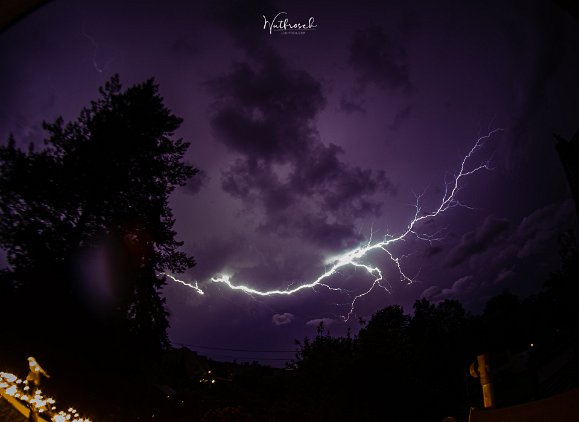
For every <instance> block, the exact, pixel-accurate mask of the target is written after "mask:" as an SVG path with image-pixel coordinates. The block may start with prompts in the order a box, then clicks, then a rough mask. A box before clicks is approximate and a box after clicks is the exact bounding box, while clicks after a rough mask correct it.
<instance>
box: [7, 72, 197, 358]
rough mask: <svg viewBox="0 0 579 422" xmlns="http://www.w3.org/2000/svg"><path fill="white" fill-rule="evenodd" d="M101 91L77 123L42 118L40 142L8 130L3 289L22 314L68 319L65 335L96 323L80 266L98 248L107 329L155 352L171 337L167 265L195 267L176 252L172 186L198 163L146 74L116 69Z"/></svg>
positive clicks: (58, 322) (179, 268)
mask: <svg viewBox="0 0 579 422" xmlns="http://www.w3.org/2000/svg"><path fill="white" fill-rule="evenodd" d="M99 92H100V94H101V96H100V98H99V99H98V100H96V101H92V102H91V103H90V105H89V106H88V107H86V108H84V109H83V110H82V111H81V113H80V116H79V117H78V118H77V119H76V120H75V121H73V122H71V123H68V124H64V122H63V119H62V118H59V119H57V120H56V121H55V122H54V123H51V124H47V123H44V128H45V130H47V131H48V134H49V136H48V138H47V139H46V140H45V146H44V147H43V148H41V149H39V150H38V151H35V150H34V148H33V146H31V147H30V148H29V149H28V151H23V150H21V149H19V148H17V147H16V146H15V142H14V140H13V139H12V138H11V139H9V142H8V144H7V145H5V146H1V147H0V246H1V247H2V248H3V249H4V250H5V251H6V253H7V259H8V263H9V266H10V267H9V269H8V270H5V271H4V272H3V274H2V278H1V279H0V283H2V287H1V290H0V291H1V292H2V293H3V294H9V295H11V296H9V297H11V298H12V299H13V303H12V304H13V305H14V304H16V306H18V307H19V308H14V307H13V311H15V312H17V313H18V314H19V315H20V316H21V317H24V316H23V315H25V316H27V318H28V319H27V321H30V320H32V318H38V317H40V318H43V320H44V321H46V322H48V321H50V322H51V323H53V324H54V325H55V326H53V328H52V330H53V331H54V330H58V326H59V325H60V326H63V325H65V326H66V327H65V328H62V331H63V335H66V334H69V331H70V329H71V327H72V326H73V325H76V328H78V330H77V331H84V332H86V331H87V327H89V330H91V329H92V328H90V325H87V326H84V327H80V324H81V323H82V324H87V323H88V321H92V322H94V320H95V318H94V315H90V316H86V315H87V313H88V314H90V312H88V311H87V305H88V304H87V300H86V297H87V294H86V292H84V293H83V287H82V285H81V284H82V283H81V282H80V279H81V278H82V276H81V275H79V274H81V273H82V272H83V271H80V270H79V268H78V267H79V265H82V259H81V257H82V255H83V253H85V252H86V251H90V250H94V249H98V248H100V249H101V250H103V251H104V252H105V255H106V260H105V261H106V267H107V270H108V276H107V282H108V283H110V286H108V287H109V290H110V292H109V293H110V296H111V302H110V303H109V307H110V308H111V309H109V311H110V312H108V311H107V313H106V315H105V316H103V315H100V316H99V318H100V320H99V324H100V323H102V322H103V321H104V320H107V321H108V325H107V324H104V325H103V324H100V325H101V329H102V332H103V333H105V332H109V331H110V329H111V327H114V329H115V330H116V331H117V334H118V335H119V338H124V339H125V340H126V342H129V339H130V342H132V343H134V344H135V346H138V347H143V348H145V349H146V350H154V349H156V350H160V349H163V348H165V347H166V346H168V340H167V336H166V328H167V327H168V320H167V311H166V309H165V306H164V299H163V298H161V297H160V295H159V290H160V289H161V287H162V286H163V285H164V284H165V279H164V276H163V275H162V273H163V272H164V271H173V272H182V271H184V270H185V269H187V268H189V267H192V266H193V265H194V261H193V258H192V257H189V256H187V255H186V254H185V253H183V252H180V251H179V250H178V248H179V247H180V246H181V245H182V242H179V241H177V240H176V239H175V235H176V233H175V231H174V230H173V224H174V218H173V215H172V212H171V209H170V208H169V206H168V200H169V195H170V194H171V192H172V191H173V190H174V189H175V188H176V187H178V186H183V185H184V184H185V183H186V181H187V179H188V178H190V177H191V176H193V175H194V174H195V173H196V172H197V170H196V169H193V168H192V167H191V166H189V165H187V164H185V163H183V161H182V159H183V155H184V153H185V151H186V150H187V148H188V146H189V144H188V143H187V142H184V141H183V140H182V139H175V138H174V132H175V131H176V130H177V129H178V128H179V126H180V124H181V122H182V120H181V119H180V118H179V117H176V116H175V115H173V114H172V113H171V112H170V110H168V109H167V108H166V107H165V105H164V104H163V99H162V98H161V97H160V95H159V94H158V85H156V84H155V82H154V80H153V79H150V80H147V81H146V82H144V83H142V84H138V85H135V86H133V87H130V88H128V89H126V90H122V87H121V84H120V82H119V78H118V76H114V77H113V78H111V80H110V81H109V82H107V83H106V84H105V85H104V87H102V88H100V89H99ZM79 263H80V264H79ZM92 270H93V269H89V271H92ZM85 272H86V271H85ZM88 296H89V297H90V292H89V294H88ZM22 308H24V309H22ZM85 316H86V318H85ZM97 325H98V324H97ZM93 328H94V327H93ZM95 335H97V333H95V332H94V331H93V332H90V333H87V336H92V337H94V336H95ZM127 336H128V337H127Z"/></svg>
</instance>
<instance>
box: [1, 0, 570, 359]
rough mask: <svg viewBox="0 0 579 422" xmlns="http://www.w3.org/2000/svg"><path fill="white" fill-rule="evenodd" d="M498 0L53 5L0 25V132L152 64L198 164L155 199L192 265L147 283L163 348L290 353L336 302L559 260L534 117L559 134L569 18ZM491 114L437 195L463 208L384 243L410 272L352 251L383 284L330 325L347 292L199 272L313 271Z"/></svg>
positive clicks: (30, 132)
mask: <svg viewBox="0 0 579 422" xmlns="http://www.w3.org/2000/svg"><path fill="white" fill-rule="evenodd" d="M504 3H505V2H503V1H494V2H484V4H483V3H481V4H475V3H472V2H450V1H448V2H436V4H435V3H434V2H411V4H405V5H401V4H399V2H388V3H386V2H384V3H383V2H345V1H343V2H336V1H331V2H330V1H318V2H316V3H315V4H312V2H306V1H285V2H277V3H275V4H274V3H272V2H267V1H230V2H227V1H223V2H217V3H215V2H154V1H130V2H129V1H127V2H103V1H98V2H97V1H83V2H77V1H72V0H61V1H53V2H51V3H49V4H48V5H46V6H44V7H42V8H40V9H39V10H37V11H35V12H34V13H32V14H31V15H29V16H27V17H26V18H25V19H23V20H22V21H20V22H18V23H17V24H15V25H14V26H12V27H10V28H9V29H7V30H6V31H4V32H3V33H2V34H0V57H2V66H1V67H0V76H1V77H0V92H1V93H2V101H1V102H0V137H1V139H2V140H6V139H7V136H8V134H9V133H10V132H12V133H14V135H15V137H16V140H17V142H19V143H21V144H22V145H26V144H28V143H30V142H35V143H38V144H40V143H41V141H42V139H43V136H44V134H43V132H42V130H41V122H42V121H43V120H49V121H50V120H53V119H54V118H56V117H57V116H59V115H62V116H63V117H64V118H65V119H74V118H76V116H77V115H78V112H79V110H80V108H81V107H83V106H84V105H86V104H87V103H88V102H89V101H90V100H91V99H93V98H95V97H96V95H97V88H98V87H99V86H100V85H102V84H103V83H104V82H105V81H106V80H107V79H108V78H109V77H110V76H111V75H113V74H114V73H119V75H120V77H121V81H122V82H123V84H124V85H125V86H129V85H131V84H133V83H137V82H141V81H143V80H144V79H146V78H149V77H151V76H154V77H155V78H156V80H157V82H158V83H159V84H160V91H161V94H162V95H163V96H164V98H165V101H166V104H167V105H168V106H169V107H170V108H171V110H172V111H173V112H174V113H175V114H177V115H179V116H181V117H183V118H184V123H183V125H182V127H181V129H180V131H179V133H178V135H179V136H182V137H184V138H185V139H186V140H188V141H190V142H191V148H190V149H189V151H188V153H187V160H188V161H189V162H191V163H192V164H194V165H195V166H197V167H199V168H200V169H201V170H202V173H201V175H198V176H196V177H195V178H194V179H193V180H192V181H191V183H190V185H189V186H187V187H186V188H183V189H181V190H179V191H177V192H176V193H175V194H174V196H173V198H172V202H171V205H172V207H173V210H174V213H175V217H176V219H177V222H176V226H175V227H176V229H177V232H178V237H179V238H180V239H181V240H183V241H185V245H184V249H185V250H187V251H188V252H190V253H191V254H192V255H193V256H195V259H196V260H197V262H198V264H197V266H196V267H194V268H193V269H192V270H190V271H189V272H188V273H187V274H183V275H181V278H183V279H185V280H187V281H190V282H192V281H194V280H196V281H198V282H199V285H200V286H201V287H202V288H203V289H204V290H205V292H206V294H205V295H204V296H200V295H198V294H196V293H195V292H194V291H193V290H190V289H188V288H186V287H184V286H182V285H179V284H174V283H171V282H170V283H169V284H168V285H167V287H166V288H165V295H166V297H167V300H168V307H169V309H170V311H171V314H172V315H171V325H172V326H171V329H170V337H171V339H172V340H173V341H174V342H175V343H187V344H192V345H209V346H216V347H223V348H232V349H252V350H253V349H267V350H272V349H274V350H277V349H279V350H291V349H293V347H294V346H293V342H294V339H296V338H298V339H301V338H303V336H304V335H310V336H311V335H312V334H313V333H314V332H315V325H316V322H317V321H319V320H321V319H325V321H326V322H327V323H328V324H329V325H330V329H331V331H332V332H333V333H335V334H342V333H344V332H345V331H346V329H347V328H352V329H353V330H354V332H355V331H356V330H357V328H358V327H359V325H358V323H357V317H364V318H367V317H368V316H369V315H371V314H372V313H373V312H375V311H376V310H378V309H380V308H381V307H384V306H387V305H390V304H401V305H403V306H404V307H405V309H406V310H407V311H410V310H411V305H412V303H413V302H414V300H416V299H417V298H419V297H421V296H425V297H428V298H430V299H431V300H434V301H437V300H442V299H444V298H456V299H459V300H461V301H462V302H463V303H464V304H465V306H467V307H468V308H469V309H471V310H473V311H478V310H480V309H481V307H482V306H483V305H484V302H485V301H486V299H488V298H489V297H490V296H492V295H493V294H496V293H498V292H501V291H503V290H504V289H510V290H511V291H513V292H515V293H519V294H530V293H533V292H535V291H537V290H538V289H539V287H540V286H541V284H542V283H543V282H544V281H545V279H546V277H547V276H548V274H549V272H550V271H553V270H555V269H556V268H557V267H558V265H559V260H558V246H557V235H558V233H560V232H561V231H562V230H564V229H566V228H570V227H576V216H575V213H574V207H573V204H572V202H571V199H570V193H569V188H568V186H567V182H566V179H565V178H564V173H563V169H562V167H561V165H560V162H559V159H558V156H557V155H556V152H555V149H554V145H555V141H554V140H553V137H552V133H553V132H556V133H559V134H561V135H562V136H564V137H566V138H570V137H571V136H572V135H573V134H574V133H575V131H576V130H577V129H579V120H578V119H577V111H578V110H579V104H578V102H579V79H578V78H577V77H576V75H577V74H579V54H577V51H578V48H579V31H578V30H577V28H578V25H577V20H576V19H574V18H573V16H572V15H570V14H568V13H567V12H565V11H564V10H561V9H560V8H559V7H558V6H557V5H556V4H555V3H551V2H547V1H539V2H519V3H517V2H511V3H512V4H511V5H506V4H504ZM282 11H283V12H286V13H287V15H285V16H287V18H288V19H289V21H290V22H307V21H308V19H309V18H310V17H313V18H314V22H315V24H316V25H317V27H316V28H315V30H313V31H306V33H305V34H285V35H284V34H281V33H279V32H278V33H276V32H274V33H272V34H270V33H269V30H267V29H266V30H264V29H263V25H264V18H263V15H266V17H267V18H268V19H270V20H271V19H272V18H273V16H275V14H277V13H278V12H282ZM498 127H500V128H503V129H504V131H503V132H501V133H499V134H497V135H496V136H493V137H492V139H491V140H490V141H489V142H488V143H487V144H486V146H485V148H484V149H483V150H481V151H480V152H479V154H478V155H477V157H476V159H475V161H473V163H474V164H478V162H480V161H484V160H487V159H491V163H492V166H493V170H492V171H490V172H487V171H484V172H480V173H477V174H476V175H474V176H472V177H470V178H468V179H465V183H464V184H462V185H461V187H462V190H461V191H460V192H459V193H458V199H459V200H460V201H461V202H463V203H466V204H468V205H469V206H470V207H472V209H471V210H469V209H463V208H455V209H452V210H449V211H448V212H447V213H445V214H444V215H441V216H440V218H437V219H436V220H435V221H433V222H432V223H430V225H429V226H428V227H427V228H426V229H427V230H428V231H429V232H433V231H436V230H443V239H441V240H440V241H438V242H436V243H434V244H433V245H432V246H431V245H429V244H428V243H426V242H421V241H416V240H412V241H407V242H404V244H403V245H401V246H400V247H396V248H395V249H393V252H395V253H396V254H398V255H404V256H405V258H404V259H403V260H402V267H403V268H404V270H405V271H406V273H407V274H408V275H410V276H412V277H413V278H414V279H415V282H414V283H413V284H412V285H410V286H408V285H407V284H406V283H401V282H400V281H399V275H398V274H397V273H396V271H395V270H394V268H393V267H392V265H389V264H388V261H387V259H386V258H387V257H386V256H384V255H381V254H378V253H373V254H372V255H371V256H370V257H369V258H370V262H371V263H372V264H374V265H380V267H381V268H382V269H383V272H384V275H385V276H386V278H387V279H388V281H389V283H390V288H391V291H392V293H391V294H388V293H386V292H385V291H383V290H381V289H378V290H376V291H374V292H372V294H370V295H368V296H367V297H365V298H364V299H363V300H360V301H359V302H358V303H357V306H356V312H355V316H354V318H352V319H351V321H350V322H349V323H347V324H346V323H343V322H341V320H340V318H339V317H340V315H344V314H345V313H346V312H347V310H348V306H344V304H345V303H348V301H349V297H350V296H348V295H344V294H341V293H336V292H331V291H328V290H327V289H323V288H319V289H316V291H313V290H307V291H303V292H300V293H298V294H296V295H294V296H291V297H284V298H280V297H273V298H259V297H250V296H247V295H245V294H243V293H240V292H233V291H230V290H229V289H228V288H227V287H226V286H224V285H216V284H211V283H208V280H209V279H210V277H211V276H213V275H215V274H218V273H226V274H229V275H231V276H232V281H233V282H236V283H243V284H247V285H250V286H252V287H255V288H260V289H275V288H279V289H283V288H286V287H287V286H288V285H290V284H292V283H293V285H294V286H295V285H298V284H300V283H303V282H307V281H310V280H311V279H312V278H316V277H317V276H318V275H320V274H321V273H323V271H324V262H325V260H326V259H327V258H328V257H331V256H335V255H337V254H339V253H342V252H345V251H348V250H350V249H351V248H353V247H355V246H357V245H359V244H360V243H362V242H365V241H367V240H368V238H369V236H370V235H371V234H372V235H373V239H381V238H383V236H384V235H385V234H386V233H387V232H390V233H391V234H397V233H399V232H400V231H401V230H403V229H404V227H405V226H406V224H408V222H409V220H410V218H411V217H412V213H413V212H414V210H413V208H412V204H413V203H414V202H415V196H414V195H415V193H420V192H423V191H425V190H426V193H425V195H424V197H423V199H422V203H423V205H424V207H425V208H426V209H429V208H432V207H433V206H434V205H436V204H437V201H440V198H441V195H442V194H443V192H442V188H443V185H444V180H445V177H446V179H447V180H448V178H449V177H452V175H453V174H454V173H456V171H457V170H458V166H459V165H460V162H461V160H462V158H463V156H464V155H465V154H466V153H467V152H468V151H469V149H470V148H471V147H472V145H473V144H474V141H475V140H476V138H477V137H479V136H481V135H484V134H486V133H487V132H488V131H489V129H493V128H498ZM103 171H106V169H103ZM329 282H331V283H332V284H333V285H336V286H339V287H342V288H345V289H348V290H351V291H352V292H353V294H356V293H360V292H361V291H364V290H366V289H367V288H368V287H369V286H370V284H371V282H372V278H371V277H369V276H368V274H365V273H364V272H363V271H351V270H350V269H345V270H344V271H343V272H341V273H340V274H339V275H337V276H334V277H332V278H331V280H330V281H329ZM203 352H206V353H207V354H208V355H210V356H213V357H216V358H218V359H221V358H222V359H226V358H227V357H231V356H236V357H238V358H244V357H261V358H263V359H267V358H279V357H286V356H289V357H291V354H285V355H284V354H277V355H276V354H273V353H257V352H233V351H213V352H212V351H209V350H205V351H203ZM263 362H268V361H266V360H263ZM276 362H279V361H269V363H276Z"/></svg>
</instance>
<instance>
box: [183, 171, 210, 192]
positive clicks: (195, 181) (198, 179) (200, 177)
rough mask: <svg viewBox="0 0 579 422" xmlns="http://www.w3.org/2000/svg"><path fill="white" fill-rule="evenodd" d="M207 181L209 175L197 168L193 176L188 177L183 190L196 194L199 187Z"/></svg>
mask: <svg viewBox="0 0 579 422" xmlns="http://www.w3.org/2000/svg"><path fill="white" fill-rule="evenodd" d="M208 181H209V176H207V173H206V172H204V171H203V170H199V172H197V174H196V175H195V176H193V177H192V178H190V179H189V181H188V182H187V185H185V187H184V190H185V192H187V193H188V194H190V195H196V194H197V193H199V191H200V190H201V188H202V187H203V186H205V184H206V183H207V182H208Z"/></svg>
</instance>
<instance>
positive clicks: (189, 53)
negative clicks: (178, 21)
mask: <svg viewBox="0 0 579 422" xmlns="http://www.w3.org/2000/svg"><path fill="white" fill-rule="evenodd" d="M171 49H172V50H173V52H174V53H175V54H176V55H177V56H179V57H183V58H186V59H192V58H195V57H197V55H198V54H199V52H200V51H201V46H200V45H199V43H198V37H194V36H192V35H181V36H180V37H179V38H177V40H176V41H175V42H174V43H173V44H172V45H171Z"/></svg>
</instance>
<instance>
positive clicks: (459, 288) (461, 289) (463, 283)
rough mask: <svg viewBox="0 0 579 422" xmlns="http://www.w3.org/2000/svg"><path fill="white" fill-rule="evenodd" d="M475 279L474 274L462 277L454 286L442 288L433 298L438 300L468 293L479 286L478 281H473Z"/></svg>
mask: <svg viewBox="0 0 579 422" xmlns="http://www.w3.org/2000/svg"><path fill="white" fill-rule="evenodd" d="M473 279H474V278H473V276H471V275H465V276H464V277H461V278H459V279H458V280H456V281H455V282H454V283H452V286H450V287H449V288H447V289H442V291H441V292H440V294H438V295H436V296H434V297H433V298H434V299H436V300H444V299H448V298H456V297H460V296H462V295H466V294H468V293H470V292H472V291H473V290H475V289H476V288H477V287H478V286H477V285H476V283H474V282H473Z"/></svg>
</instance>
